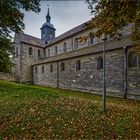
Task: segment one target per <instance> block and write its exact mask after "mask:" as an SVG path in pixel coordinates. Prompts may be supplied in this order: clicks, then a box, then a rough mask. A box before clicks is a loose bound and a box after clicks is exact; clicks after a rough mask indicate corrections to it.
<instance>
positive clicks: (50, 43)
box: [46, 21, 89, 47]
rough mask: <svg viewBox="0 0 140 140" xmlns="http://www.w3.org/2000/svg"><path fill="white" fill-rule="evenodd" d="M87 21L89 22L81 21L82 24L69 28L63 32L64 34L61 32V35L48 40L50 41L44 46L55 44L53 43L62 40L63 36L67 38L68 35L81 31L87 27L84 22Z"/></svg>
mask: <svg viewBox="0 0 140 140" xmlns="http://www.w3.org/2000/svg"><path fill="white" fill-rule="evenodd" d="M88 22H89V21H87V22H85V23H83V24H81V25H79V26H77V27H75V28H73V29H71V30H69V31H67V32H65V33H64V34H62V35H60V36H58V37H56V38H55V39H53V40H52V41H50V42H49V43H48V44H47V45H46V47H47V46H50V45H52V44H55V43H57V42H59V41H60V40H62V39H64V38H67V37H69V36H71V35H73V34H76V33H78V32H80V31H83V30H85V29H87V26H86V24H87V23H88Z"/></svg>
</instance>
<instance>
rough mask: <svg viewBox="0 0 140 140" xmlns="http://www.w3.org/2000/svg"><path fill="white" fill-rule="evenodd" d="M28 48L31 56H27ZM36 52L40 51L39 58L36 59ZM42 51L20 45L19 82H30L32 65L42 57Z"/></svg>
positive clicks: (37, 48) (27, 45) (26, 45)
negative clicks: (30, 49)
mask: <svg viewBox="0 0 140 140" xmlns="http://www.w3.org/2000/svg"><path fill="white" fill-rule="evenodd" d="M29 47H31V48H32V55H30V54H29ZM38 50H40V51H41V54H40V57H38ZM43 55H44V54H43V49H42V48H39V47H35V46H33V45H29V44H24V43H22V44H21V55H20V57H21V58H20V59H21V60H20V61H21V62H20V82H32V81H33V76H32V64H34V63H35V62H37V61H39V60H40V58H41V57H43Z"/></svg>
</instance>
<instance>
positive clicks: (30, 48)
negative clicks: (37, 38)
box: [29, 47, 33, 55]
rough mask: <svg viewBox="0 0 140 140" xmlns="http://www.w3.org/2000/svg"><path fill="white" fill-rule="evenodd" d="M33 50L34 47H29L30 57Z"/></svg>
mask: <svg viewBox="0 0 140 140" xmlns="http://www.w3.org/2000/svg"><path fill="white" fill-rule="evenodd" d="M32 51H33V50H32V47H29V55H32V53H33V52H32Z"/></svg>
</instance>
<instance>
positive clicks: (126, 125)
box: [0, 80, 140, 140]
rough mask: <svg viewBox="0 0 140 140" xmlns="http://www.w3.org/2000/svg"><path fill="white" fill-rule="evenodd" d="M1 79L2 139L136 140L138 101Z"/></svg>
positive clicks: (139, 128) (139, 129) (139, 126)
mask: <svg viewBox="0 0 140 140" xmlns="http://www.w3.org/2000/svg"><path fill="white" fill-rule="evenodd" d="M101 107H102V98H101V96H96V95H93V94H88V93H82V92H78V91H70V90H63V89H55V88H46V87H39V86H32V85H25V84H16V83H11V82H6V81H2V80H0V124H1V125H0V138H1V139H95V140H96V139H97V140H99V139H106V140H110V139H123V140H125V139H139V138H140V133H139V132H140V102H139V101H131V100H123V99H119V98H109V97H108V98H107V112H106V113H105V114H104V113H102V111H101Z"/></svg>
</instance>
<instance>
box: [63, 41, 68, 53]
mask: <svg viewBox="0 0 140 140" xmlns="http://www.w3.org/2000/svg"><path fill="white" fill-rule="evenodd" d="M63 52H67V43H66V42H64V44H63Z"/></svg>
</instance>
